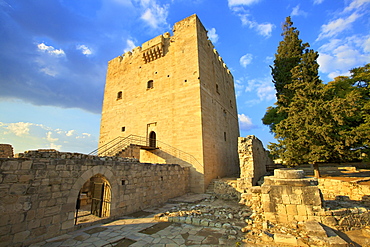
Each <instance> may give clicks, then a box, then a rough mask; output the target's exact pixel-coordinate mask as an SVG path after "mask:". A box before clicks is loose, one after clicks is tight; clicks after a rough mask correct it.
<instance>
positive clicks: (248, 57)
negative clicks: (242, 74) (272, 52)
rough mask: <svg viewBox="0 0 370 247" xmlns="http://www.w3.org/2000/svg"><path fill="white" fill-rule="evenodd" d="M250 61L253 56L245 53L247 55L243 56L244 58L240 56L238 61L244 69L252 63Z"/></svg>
mask: <svg viewBox="0 0 370 247" xmlns="http://www.w3.org/2000/svg"><path fill="white" fill-rule="evenodd" d="M252 59H253V55H252V54H250V53H247V54H245V55H244V56H242V57H241V58H240V60H239V62H240V65H241V66H243V67H244V68H246V67H247V65H248V64H250V63H251V62H252Z"/></svg>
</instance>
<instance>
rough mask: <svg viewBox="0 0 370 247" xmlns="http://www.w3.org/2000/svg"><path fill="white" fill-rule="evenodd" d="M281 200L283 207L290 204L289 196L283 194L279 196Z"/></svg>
mask: <svg viewBox="0 0 370 247" xmlns="http://www.w3.org/2000/svg"><path fill="white" fill-rule="evenodd" d="M281 199H282V202H283V204H285V205H288V204H290V195H289V194H288V195H287V194H283V195H281Z"/></svg>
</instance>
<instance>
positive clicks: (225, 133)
mask: <svg viewBox="0 0 370 247" xmlns="http://www.w3.org/2000/svg"><path fill="white" fill-rule="evenodd" d="M224 139H225V141H226V132H224Z"/></svg>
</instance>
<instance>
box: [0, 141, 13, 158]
mask: <svg viewBox="0 0 370 247" xmlns="http://www.w3.org/2000/svg"><path fill="white" fill-rule="evenodd" d="M13 156H14V154H13V147H12V145H10V144H0V158H13Z"/></svg>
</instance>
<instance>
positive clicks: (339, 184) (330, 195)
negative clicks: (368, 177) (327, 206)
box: [318, 178, 370, 206]
mask: <svg viewBox="0 0 370 247" xmlns="http://www.w3.org/2000/svg"><path fill="white" fill-rule="evenodd" d="M318 181H319V188H320V190H321V191H322V193H323V196H324V199H325V200H335V199H336V198H337V197H338V196H343V197H347V198H348V200H354V201H363V202H364V203H365V204H367V205H368V206H370V185H366V184H361V179H360V181H351V182H346V181H341V180H336V179H325V178H319V179H318Z"/></svg>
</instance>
